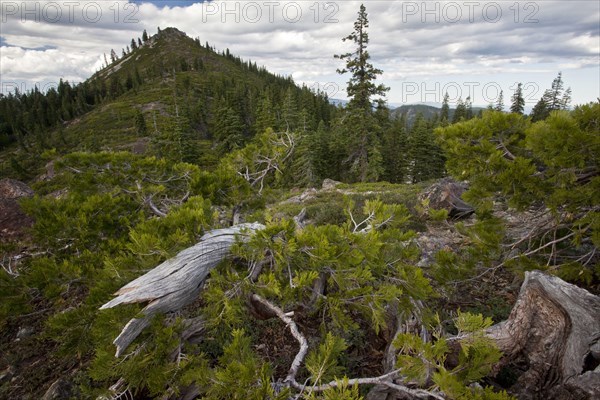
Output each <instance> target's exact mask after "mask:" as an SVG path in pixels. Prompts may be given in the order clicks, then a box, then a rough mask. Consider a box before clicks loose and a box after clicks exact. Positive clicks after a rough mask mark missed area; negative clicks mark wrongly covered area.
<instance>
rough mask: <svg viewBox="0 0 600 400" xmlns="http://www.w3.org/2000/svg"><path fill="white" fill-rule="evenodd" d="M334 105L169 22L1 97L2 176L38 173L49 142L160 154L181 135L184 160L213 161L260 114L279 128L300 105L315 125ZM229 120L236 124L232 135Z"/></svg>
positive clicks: (255, 125)
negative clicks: (31, 88) (96, 60)
mask: <svg viewBox="0 0 600 400" xmlns="http://www.w3.org/2000/svg"><path fill="white" fill-rule="evenodd" d="M19 108H22V109H19ZM332 109H333V106H330V105H329V103H328V101H327V98H326V96H325V95H322V94H315V93H313V92H312V91H311V90H309V89H308V88H306V87H303V88H300V87H298V86H296V85H295V84H294V82H293V80H292V79H291V78H289V77H281V76H276V75H273V74H271V73H270V72H268V71H267V70H266V69H265V68H262V67H258V66H257V65H256V64H255V63H252V62H246V61H243V60H241V59H240V58H238V57H234V56H232V55H231V54H230V53H229V50H225V51H223V52H222V53H218V52H217V51H216V50H215V49H213V48H212V47H210V45H209V44H208V43H206V44H204V45H203V44H201V43H200V41H199V39H192V38H190V37H188V36H186V35H185V34H184V33H183V32H181V31H179V30H177V29H175V28H167V29H164V30H162V31H159V32H158V33H157V34H156V35H154V36H152V37H150V38H149V39H148V40H147V41H146V42H144V43H143V44H142V45H141V46H139V47H138V48H135V49H133V50H131V51H130V52H129V53H127V54H124V56H123V57H122V58H120V59H115V60H114V61H113V62H112V63H111V64H110V65H108V66H107V67H105V68H104V69H102V70H100V71H98V72H97V73H96V74H94V75H93V76H92V77H90V78H89V79H88V80H86V81H85V82H84V83H82V84H80V85H77V86H76V87H75V86H74V87H71V86H70V85H68V83H65V82H61V86H60V87H59V89H58V91H54V90H52V91H51V92H49V93H48V94H43V93H39V92H32V93H26V94H17V95H16V96H12V95H10V96H8V97H3V98H1V99H0V138H2V140H1V141H0V143H3V144H4V146H5V149H4V151H2V152H1V153H0V163H1V164H0V165H1V168H0V176H2V177H12V178H19V179H25V180H29V179H32V178H33V177H35V176H38V175H39V174H40V173H41V172H42V169H41V168H42V166H43V164H44V160H43V158H44V157H39V156H40V155H42V154H44V152H46V154H44V155H47V156H48V157H46V161H45V162H47V160H48V159H52V158H54V156H53V154H48V153H47V152H48V150H51V149H55V150H56V152H58V154H66V153H68V152H71V151H78V150H91V151H97V150H130V151H134V152H136V153H144V154H150V155H152V154H156V155H164V154H160V152H161V148H163V147H164V148H168V147H169V143H166V142H169V141H170V142H174V141H175V142H176V141H178V140H179V139H178V138H176V137H175V136H177V135H183V136H184V139H185V140H187V141H189V142H190V147H192V148H193V149H194V154H192V155H191V156H189V157H188V159H184V161H188V162H193V163H196V164H199V165H202V166H206V167H210V166H212V165H214V164H215V162H216V159H217V158H218V157H219V156H220V155H221V154H223V153H224V152H226V151H228V150H231V149H232V148H235V147H240V146H242V145H243V144H244V143H245V142H247V141H248V140H249V139H250V138H251V137H253V136H254V135H255V134H256V133H257V132H260V131H262V130H263V129H264V128H265V127H266V121H268V122H269V123H268V125H274V126H275V127H276V128H281V129H285V128H287V127H288V126H289V125H290V120H292V119H293V118H289V115H288V114H291V113H297V110H301V111H302V112H303V113H304V115H306V116H307V118H306V119H305V121H304V123H305V124H306V125H308V127H310V128H316V126H317V125H318V123H319V122H320V121H321V120H323V121H324V122H326V123H328V121H329V119H330V113H331V112H332ZM42 116H43V118H42ZM142 117H143V122H140V120H141V119H142ZM295 119H296V120H297V119H298V118H297V116H296V118H295ZM53 121H56V122H53ZM286 121H287V122H286ZM141 124H142V125H145V126H142V127H141V126H140V125H141ZM230 127H233V129H234V130H235V131H236V132H238V135H239V136H237V137H236V138H235V140H232V139H230V138H229V133H230V132H229V131H228V129H229V128H230ZM291 128H294V126H292V127H291ZM11 142H12V144H9V143H11ZM217 142H225V143H224V144H222V145H221V146H219V143H217ZM153 143H154V144H155V145H154V146H148V144H153ZM0 149H2V145H0ZM163 151H165V150H164V149H163ZM32 155H37V156H33V157H32ZM175 158H177V157H175ZM184 158H185V157H184Z"/></svg>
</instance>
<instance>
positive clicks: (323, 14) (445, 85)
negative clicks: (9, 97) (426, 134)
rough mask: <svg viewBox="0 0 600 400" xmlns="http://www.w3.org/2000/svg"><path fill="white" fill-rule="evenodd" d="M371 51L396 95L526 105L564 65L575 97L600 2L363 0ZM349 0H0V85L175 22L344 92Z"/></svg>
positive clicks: (281, 70)
mask: <svg viewBox="0 0 600 400" xmlns="http://www.w3.org/2000/svg"><path fill="white" fill-rule="evenodd" d="M364 4H365V6H366V7H367V12H368V14H369V21H370V27H369V36H370V44H369V52H370V54H371V61H372V62H373V64H375V66H376V67H378V68H380V69H382V70H383V71H384V74H383V75H382V76H381V79H380V80H381V82H383V83H385V84H386V85H387V86H390V87H391V90H390V92H389V94H388V101H389V102H390V104H393V105H399V104H404V103H439V102H441V99H442V97H443V95H444V93H445V92H448V93H449V95H450V97H451V100H454V101H455V100H457V99H458V97H459V96H461V97H462V98H463V99H464V98H466V97H467V96H471V99H472V101H473V103H474V104H475V105H483V106H485V105H487V104H489V103H490V102H495V101H496V99H497V96H498V93H499V91H500V90H503V91H504V99H505V104H506V105H509V104H510V96H511V94H512V92H513V91H514V89H515V87H516V83H517V82H522V83H523V85H524V86H523V87H524V93H525V97H526V102H527V108H531V107H532V106H533V105H534V104H535V102H536V101H537V100H538V99H539V98H540V96H541V95H542V94H543V91H544V90H545V89H547V88H549V86H550V84H551V82H552V80H553V79H554V78H555V77H556V75H557V74H558V72H559V71H562V73H563V81H564V82H565V85H566V86H570V87H571V88H572V90H573V103H574V104H580V103H585V102H589V101H594V100H596V99H597V98H598V97H600V22H599V21H600V2H598V1H595V0H575V1H548V0H538V1H517V0H510V1H474V0H466V1H369V0H367V1H365V2H364ZM359 6H360V2H354V1H341V0H339V1H329V2H327V1H316V0H310V1H275V0H264V1H260V0H258V1H211V2H200V1H165V0H163V1H133V0H130V1H125V0H103V1H76V0H68V1H67V0H65V1H23V0H18V1H11V0H2V2H1V3H0V7H1V18H2V19H1V22H0V74H1V77H0V81H1V85H2V92H4V93H6V92H7V91H10V90H14V88H15V87H18V88H19V89H20V90H21V91H23V90H27V89H31V88H33V86H34V85H36V84H37V85H39V87H40V88H41V89H44V88H47V87H49V86H51V85H53V84H55V83H56V82H57V81H58V80H59V79H60V78H62V79H65V80H69V81H71V82H81V81H83V80H85V79H86V78H87V77H89V76H90V75H91V74H92V73H94V72H95V71H96V70H97V69H99V68H100V67H101V65H102V62H103V61H102V60H103V54H104V53H107V54H108V53H110V50H111V49H113V48H114V49H115V50H116V51H117V53H118V54H120V53H121V49H122V48H123V47H125V46H127V45H128V44H129V42H130V41H131V38H132V37H135V38H137V37H140V36H141V33H142V31H143V30H144V29H146V30H147V31H148V33H149V34H154V33H155V32H156V30H157V27H161V28H166V27H169V26H173V27H176V28H178V29H180V30H182V31H184V32H186V33H187V34H188V35H189V36H191V37H200V40H201V41H202V42H205V41H208V42H209V43H210V44H211V45H213V46H216V47H217V49H225V48H229V49H230V51H231V52H232V53H233V54H236V55H239V56H241V57H242V58H244V59H251V60H253V61H256V62H257V63H258V64H259V65H264V66H266V67H267V68H268V69H269V70H270V71H272V72H275V73H278V74H283V75H291V76H292V77H293V78H294V80H295V81H296V82H297V83H305V84H307V85H309V86H310V87H313V88H315V89H316V88H319V89H321V90H323V91H326V92H327V93H328V94H329V95H330V97H333V98H340V99H344V98H346V93H345V86H346V84H345V82H346V80H347V79H348V77H347V76H339V75H338V74H336V68H341V67H343V65H342V63H341V62H340V61H339V60H336V59H334V58H333V55H334V54H339V53H341V52H345V51H348V50H351V49H352V45H351V44H349V43H343V42H342V40H341V39H342V37H344V36H346V35H348V34H349V33H350V32H351V31H352V29H353V22H354V21H355V20H356V14H357V11H358V8H359Z"/></svg>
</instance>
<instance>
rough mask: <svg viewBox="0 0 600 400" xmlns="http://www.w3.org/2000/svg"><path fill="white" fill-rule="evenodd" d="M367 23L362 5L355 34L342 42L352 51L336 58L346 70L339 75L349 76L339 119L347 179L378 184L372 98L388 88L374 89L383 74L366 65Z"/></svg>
mask: <svg viewBox="0 0 600 400" xmlns="http://www.w3.org/2000/svg"><path fill="white" fill-rule="evenodd" d="M368 27H369V20H368V19H367V12H366V8H365V6H364V4H361V6H360V10H359V12H358V18H357V20H356V22H355V23H354V31H353V32H352V33H351V34H349V35H348V36H346V37H345V38H343V39H342V40H343V41H344V42H345V41H351V42H352V43H354V45H355V46H356V47H355V49H354V51H352V52H350V53H345V54H341V55H335V58H339V59H340V60H344V61H345V62H346V67H345V68H343V69H338V73H340V74H345V73H348V72H349V73H350V74H351V75H352V76H351V77H350V80H349V81H348V86H347V92H348V96H349V97H350V102H349V104H348V107H347V110H346V111H347V112H346V115H344V116H342V121H340V123H341V125H342V129H343V130H344V131H345V132H346V135H347V138H348V140H347V146H348V147H347V159H346V160H345V161H346V163H348V164H349V169H348V172H349V173H348V176H347V179H348V180H351V181H362V182H364V181H370V180H377V179H378V178H379V175H380V174H381V172H382V166H381V153H380V150H379V138H378V135H377V133H378V131H379V130H380V127H379V126H378V124H377V120H376V118H375V117H374V115H373V105H372V103H371V101H372V100H371V98H372V97H373V96H385V93H386V92H387V91H388V90H389V88H387V87H385V86H384V85H382V84H379V85H377V84H376V83H375V80H376V79H377V76H378V75H381V74H382V72H383V71H381V70H380V69H377V68H375V67H374V66H373V64H371V63H370V62H369V59H370V55H369V52H368V51H367V45H368V43H369V34H368V33H367V28H368Z"/></svg>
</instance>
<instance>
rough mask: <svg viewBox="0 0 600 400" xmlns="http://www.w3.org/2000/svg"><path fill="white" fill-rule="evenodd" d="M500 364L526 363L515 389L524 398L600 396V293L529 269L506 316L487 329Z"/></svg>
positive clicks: (591, 397) (512, 390)
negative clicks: (508, 314)
mask: <svg viewBox="0 0 600 400" xmlns="http://www.w3.org/2000/svg"><path fill="white" fill-rule="evenodd" d="M487 334H488V335H489V336H490V337H491V338H493V339H494V340H495V341H496V343H497V345H498V347H499V349H500V350H501V351H502V352H503V353H504V357H503V359H502V361H501V364H503V365H506V364H508V363H510V362H515V361H518V362H525V363H526V365H527V366H528V368H527V370H526V371H525V372H524V373H523V374H522V375H521V376H520V377H519V378H518V381H517V383H516V384H515V385H513V387H512V388H511V392H513V393H515V394H516V395H517V396H518V397H519V398H520V399H542V398H544V399H588V398H589V399H598V398H600V367H599V365H600V352H599V351H598V350H600V343H599V342H598V340H599V339H600V297H598V296H594V295H592V294H591V293H589V292H588V291H586V290H584V289H581V288H579V287H577V286H575V285H572V284H569V283H566V282H565V281H563V280H561V279H559V278H557V277H554V276H549V275H546V274H543V273H541V272H539V271H532V272H527V273H526V275H525V281H524V282H523V285H522V286H521V291H520V293H519V297H518V298H517V302H516V303H515V305H514V307H513V309H512V311H511V314H510V316H509V318H508V320H506V321H504V322H501V323H499V324H497V325H494V326H492V327H491V328H489V330H488V332H487Z"/></svg>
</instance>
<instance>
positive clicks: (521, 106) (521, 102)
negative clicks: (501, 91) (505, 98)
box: [510, 82, 525, 115]
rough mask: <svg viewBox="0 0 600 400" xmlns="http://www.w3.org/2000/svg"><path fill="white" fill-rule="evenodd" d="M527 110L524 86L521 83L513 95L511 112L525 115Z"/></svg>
mask: <svg viewBox="0 0 600 400" xmlns="http://www.w3.org/2000/svg"><path fill="white" fill-rule="evenodd" d="M524 110H525V99H523V84H522V83H521V82H519V84H518V85H517V89H516V90H515V92H514V93H513V96H512V103H511V105H510V112H513V113H516V114H521V115H522V114H523V111H524Z"/></svg>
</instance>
